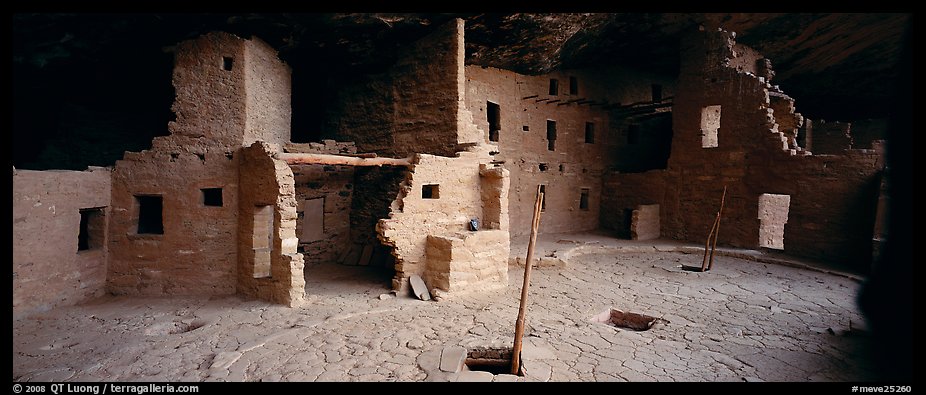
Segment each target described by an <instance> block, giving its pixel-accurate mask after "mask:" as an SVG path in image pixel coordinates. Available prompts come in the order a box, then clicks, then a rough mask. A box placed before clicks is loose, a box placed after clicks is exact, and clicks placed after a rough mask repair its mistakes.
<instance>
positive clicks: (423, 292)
mask: <svg viewBox="0 0 926 395" xmlns="http://www.w3.org/2000/svg"><path fill="white" fill-rule="evenodd" d="M408 282H409V284H411V286H412V293H414V294H415V297H417V298H418V299H421V300H431V293H430V292H428V286H427V285H425V284H424V280H422V279H421V276H419V275H417V274H412V276H411V277H409V279H408Z"/></svg>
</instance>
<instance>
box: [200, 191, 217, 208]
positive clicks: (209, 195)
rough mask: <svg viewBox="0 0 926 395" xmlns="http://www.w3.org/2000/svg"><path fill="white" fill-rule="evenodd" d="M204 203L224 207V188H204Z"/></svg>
mask: <svg viewBox="0 0 926 395" xmlns="http://www.w3.org/2000/svg"><path fill="white" fill-rule="evenodd" d="M201 191H203V205H204V206H210V207H222V188H203V189H201Z"/></svg>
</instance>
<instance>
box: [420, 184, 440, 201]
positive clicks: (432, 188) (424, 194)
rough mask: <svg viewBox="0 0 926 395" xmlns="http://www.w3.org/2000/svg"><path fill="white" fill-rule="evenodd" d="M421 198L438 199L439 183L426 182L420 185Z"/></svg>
mask: <svg viewBox="0 0 926 395" xmlns="http://www.w3.org/2000/svg"><path fill="white" fill-rule="evenodd" d="M421 198H422V199H440V185H438V184H428V185H422V186H421Z"/></svg>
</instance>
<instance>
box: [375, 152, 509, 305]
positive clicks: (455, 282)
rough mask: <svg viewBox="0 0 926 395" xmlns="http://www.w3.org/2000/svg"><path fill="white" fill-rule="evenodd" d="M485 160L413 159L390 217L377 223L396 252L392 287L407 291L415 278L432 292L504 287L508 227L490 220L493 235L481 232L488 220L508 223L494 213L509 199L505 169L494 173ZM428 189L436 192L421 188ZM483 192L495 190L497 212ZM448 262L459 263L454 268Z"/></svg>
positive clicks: (482, 155) (466, 156)
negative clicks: (421, 279) (476, 227)
mask: <svg viewBox="0 0 926 395" xmlns="http://www.w3.org/2000/svg"><path fill="white" fill-rule="evenodd" d="M484 148H486V149H487V147H484ZM489 160H490V159H489V155H488V152H487V151H486V150H481V151H478V150H474V151H468V152H461V153H459V157H456V158H446V157H441V156H434V155H426V154H422V155H418V156H416V161H415V163H414V167H413V169H412V170H411V171H410V173H409V175H408V178H406V180H405V181H404V182H403V184H402V190H401V191H400V193H399V197H398V198H397V199H396V201H395V202H394V203H393V207H392V212H391V214H390V215H389V218H388V219H383V220H381V221H380V222H379V225H378V229H379V232H380V235H381V240H382V241H383V243H385V244H387V245H391V246H393V247H394V251H393V254H394V255H395V257H396V264H395V269H396V276H395V278H394V279H393V289H396V290H405V289H407V281H408V277H409V276H411V275H412V274H418V275H421V276H422V277H424V279H425V282H426V283H427V284H428V286H429V288H432V289H434V288H436V289H441V290H443V291H448V292H449V291H473V290H479V289H490V288H494V287H499V286H505V285H506V284H507V273H508V272H507V267H508V229H507V228H504V226H505V225H507V221H504V220H503V221H494V222H497V225H495V228H494V229H493V228H492V227H491V226H492V225H489V227H486V226H482V225H484V224H486V223H489V224H491V223H492V222H493V221H491V220H489V221H487V220H486V219H487V218H490V217H495V218H498V217H499V216H501V217H507V212H504V211H502V212H501V213H499V212H497V211H494V210H497V209H498V208H499V207H501V205H499V204H497V203H499V202H505V201H507V198H508V191H507V186H508V185H507V183H506V182H505V181H507V174H505V173H506V172H504V170H503V169H498V170H497V171H496V172H497V173H498V174H493V171H491V170H490V167H487V163H488V162H489ZM482 169H485V170H484V171H481V170H482ZM432 185H435V186H436V187H431V188H428V187H426V186H432ZM426 188H428V189H429V190H430V192H428V193H425V192H424V191H425V189H426ZM484 189H492V190H494V191H495V193H487V194H485V196H486V197H487V198H489V199H492V201H494V202H496V204H495V205H494V207H493V205H492V204H485V203H486V202H484V201H483V196H484V194H483V190H484ZM485 207H488V211H487V210H486V209H485ZM493 209H494V210H493ZM473 218H475V219H477V220H478V221H479V223H480V224H481V226H480V230H478V231H475V232H474V231H471V230H470V229H469V222H470V220H471V219H473ZM463 256H469V259H463V258H460V257H463ZM451 257H456V258H452V260H453V262H450V260H451ZM432 292H433V291H432Z"/></svg>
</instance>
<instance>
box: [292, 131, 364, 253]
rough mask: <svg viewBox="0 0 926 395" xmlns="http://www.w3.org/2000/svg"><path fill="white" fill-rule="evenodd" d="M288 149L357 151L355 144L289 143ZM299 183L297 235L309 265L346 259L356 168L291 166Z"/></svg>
mask: <svg viewBox="0 0 926 395" xmlns="http://www.w3.org/2000/svg"><path fill="white" fill-rule="evenodd" d="M286 152H302V153H317V154H333V155H338V154H353V153H356V152H357V147H356V146H354V144H353V143H349V142H342V143H338V142H335V141H333V140H323V141H322V143H308V144H292V143H290V144H287V145H286ZM290 169H292V171H293V177H294V180H295V186H296V214H297V219H296V236H297V237H298V238H299V252H301V253H302V254H303V256H304V259H305V263H306V264H319V263H323V262H340V261H343V259H341V258H342V255H343V254H344V253H345V252H346V251H347V250H349V249H350V246H351V240H350V233H351V232H350V230H351V226H350V217H351V204H352V201H353V199H352V198H353V191H354V188H355V185H356V184H355V182H354V170H355V169H354V167H353V166H332V165H290ZM318 199H321V200H318Z"/></svg>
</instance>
